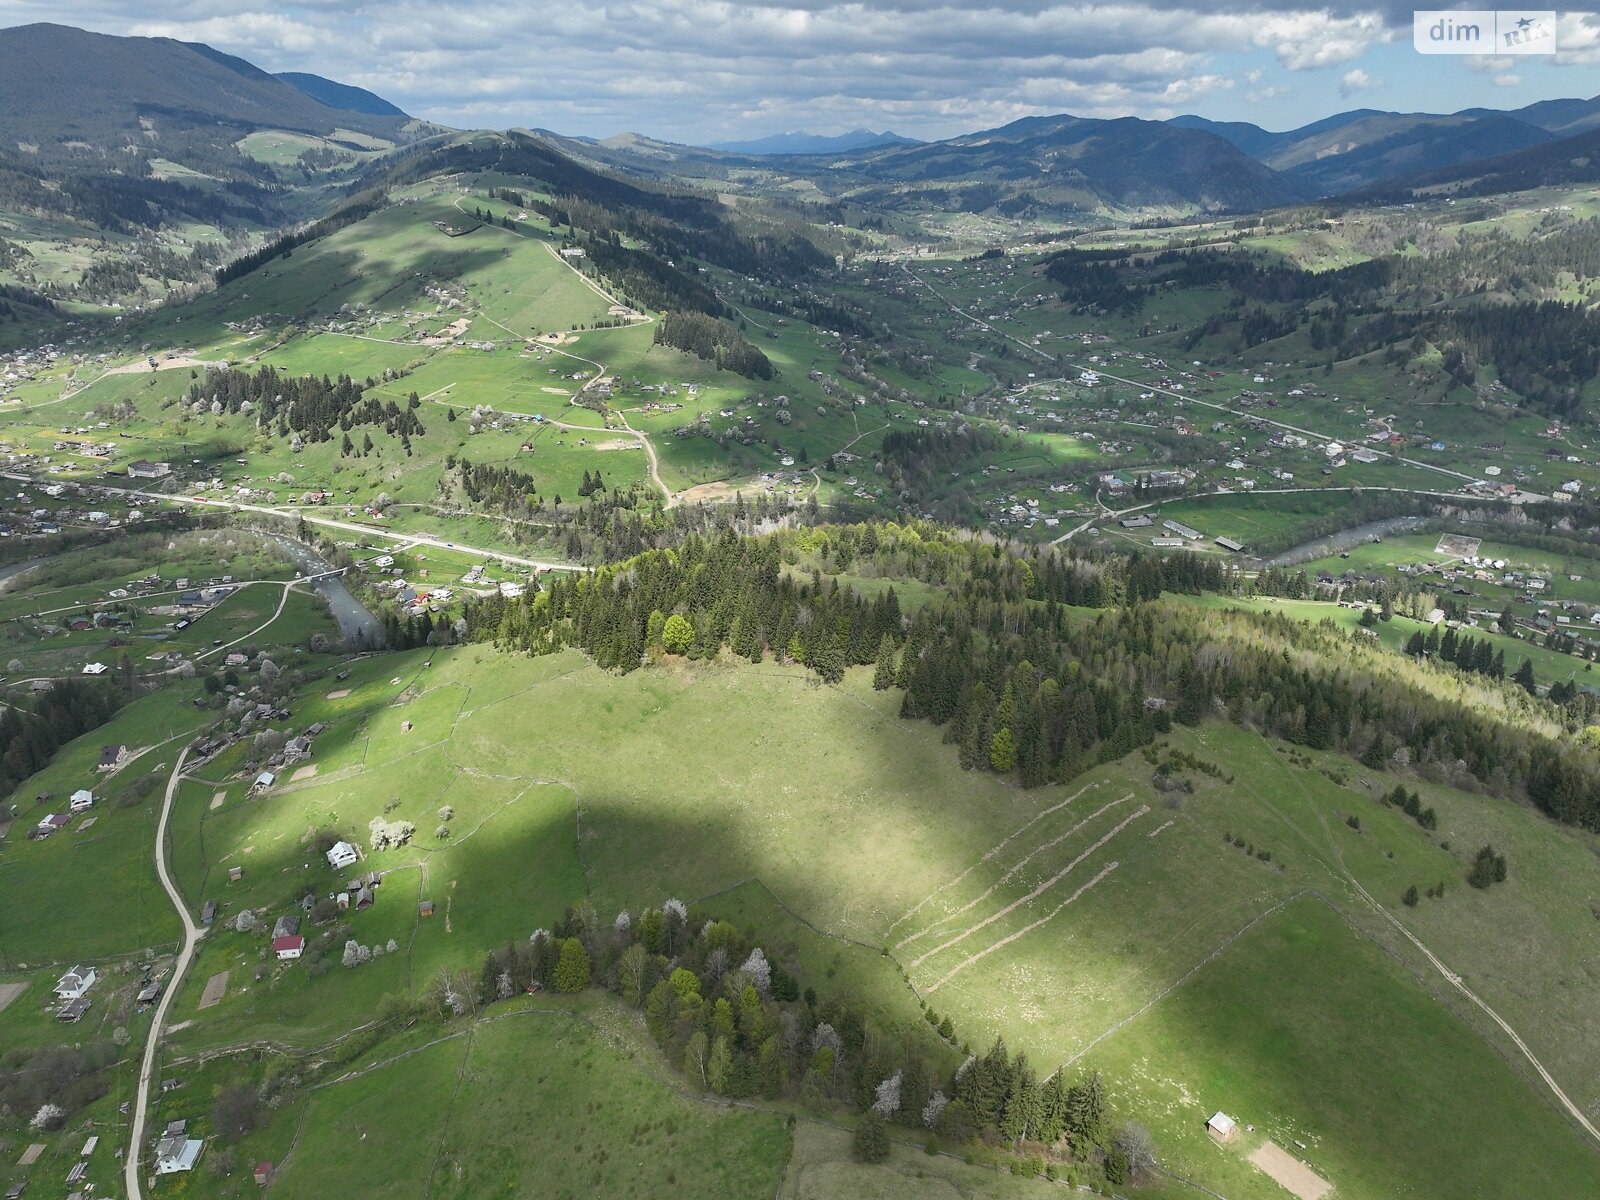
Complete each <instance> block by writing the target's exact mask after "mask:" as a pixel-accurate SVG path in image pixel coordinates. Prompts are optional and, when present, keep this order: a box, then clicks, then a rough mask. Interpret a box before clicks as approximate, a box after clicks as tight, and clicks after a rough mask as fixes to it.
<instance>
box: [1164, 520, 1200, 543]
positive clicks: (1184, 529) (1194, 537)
mask: <svg viewBox="0 0 1600 1200" xmlns="http://www.w3.org/2000/svg"><path fill="white" fill-rule="evenodd" d="M1161 527H1162V528H1163V529H1170V530H1172V532H1173V533H1175V534H1177V535H1178V536H1179V537H1185V538H1188V539H1189V540H1190V541H1191V542H1198V541H1199V540H1200V538H1201V537H1202V536H1203V535H1202V534H1201V532H1200V531H1199V530H1198V529H1194V528H1191V527H1190V526H1188V525H1184V524H1181V523H1180V522H1178V521H1163V522H1161Z"/></svg>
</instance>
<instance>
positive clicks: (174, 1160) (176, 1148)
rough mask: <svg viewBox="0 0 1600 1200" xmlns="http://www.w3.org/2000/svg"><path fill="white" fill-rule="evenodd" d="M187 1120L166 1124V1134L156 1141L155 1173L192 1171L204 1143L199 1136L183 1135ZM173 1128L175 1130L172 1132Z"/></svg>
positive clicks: (166, 1173) (172, 1173)
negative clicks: (175, 1130)
mask: <svg viewBox="0 0 1600 1200" xmlns="http://www.w3.org/2000/svg"><path fill="white" fill-rule="evenodd" d="M187 1124H188V1123H187V1122H185V1121H174V1122H172V1124H170V1125H168V1126H167V1136H165V1137H164V1138H162V1139H161V1140H160V1141H159V1142H157V1143H156V1174H157V1175H174V1174H177V1173H178V1172H179V1171H192V1170H194V1164H195V1163H196V1162H198V1161H199V1159H200V1151H201V1150H203V1149H204V1148H205V1143H204V1142H203V1141H201V1140H200V1139H199V1138H192V1137H186V1136H185V1130H186V1128H187ZM174 1128H176V1129H177V1132H176V1133H174V1132H173V1130H174Z"/></svg>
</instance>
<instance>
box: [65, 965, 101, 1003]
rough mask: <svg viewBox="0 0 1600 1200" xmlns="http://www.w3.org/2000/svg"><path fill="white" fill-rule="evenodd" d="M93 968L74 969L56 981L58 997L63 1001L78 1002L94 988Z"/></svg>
mask: <svg viewBox="0 0 1600 1200" xmlns="http://www.w3.org/2000/svg"><path fill="white" fill-rule="evenodd" d="M94 981H95V973H94V968H93V967H73V968H72V970H70V971H68V972H67V973H66V974H65V975H63V976H62V977H61V978H60V979H58V980H56V995H57V996H58V997H59V998H61V999H62V1000H77V999H79V998H80V997H81V996H82V995H83V994H84V993H85V992H87V991H88V990H89V989H90V988H92V987H93V986H94Z"/></svg>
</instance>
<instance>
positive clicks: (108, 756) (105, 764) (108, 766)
mask: <svg viewBox="0 0 1600 1200" xmlns="http://www.w3.org/2000/svg"><path fill="white" fill-rule="evenodd" d="M127 753H128V748H127V747H126V746H101V747H100V764H99V766H98V768H97V769H98V770H101V771H114V770H116V769H117V768H118V767H119V766H121V765H122V760H123V758H125V757H126V756H127Z"/></svg>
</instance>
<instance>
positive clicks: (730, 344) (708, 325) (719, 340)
mask: <svg viewBox="0 0 1600 1200" xmlns="http://www.w3.org/2000/svg"><path fill="white" fill-rule="evenodd" d="M655 343H656V345H658V346H671V347H673V348H674V349H677V350H682V351H683V352H684V353H686V354H693V355H694V356H695V357H696V358H701V359H705V360H706V361H708V362H712V361H714V362H715V363H716V365H717V369H718V370H719V371H733V372H734V373H735V374H739V375H743V376H745V377H746V378H748V379H771V378H772V376H773V368H772V363H771V361H770V360H768V358H767V356H766V355H765V354H763V353H761V351H759V350H757V349H756V348H755V347H754V346H752V345H751V344H750V343H749V342H747V341H746V340H745V339H744V337H743V336H742V335H741V334H740V333H739V331H738V330H737V329H735V328H733V326H731V325H729V324H727V323H726V322H723V321H719V320H717V319H716V318H715V317H710V316H707V315H706V314H704V313H698V312H669V313H667V314H666V315H665V316H663V317H662V318H661V322H660V324H658V325H657V326H656V332H655Z"/></svg>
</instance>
